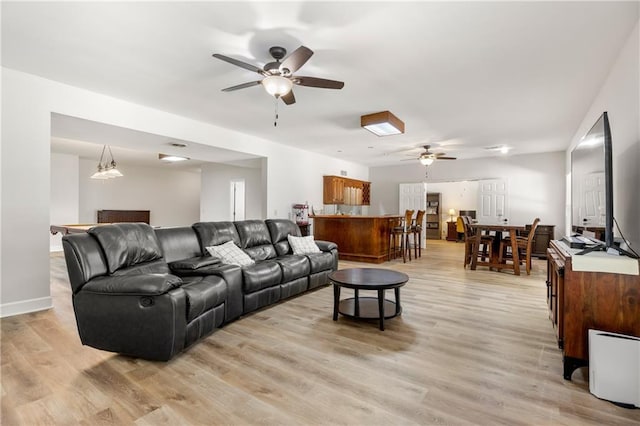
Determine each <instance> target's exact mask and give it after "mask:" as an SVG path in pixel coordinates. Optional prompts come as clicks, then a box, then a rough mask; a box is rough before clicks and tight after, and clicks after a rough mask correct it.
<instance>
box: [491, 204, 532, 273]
mask: <svg viewBox="0 0 640 426" xmlns="http://www.w3.org/2000/svg"><path fill="white" fill-rule="evenodd" d="M538 223H540V218H539V217H536V218H535V219H534V220H533V224H532V225H531V229H529V233H528V234H527V235H526V236H516V246H517V248H518V259H519V261H520V263H522V262H523V261H524V262H525V268H526V270H527V275H531V252H532V251H533V237H534V235H535V233H536V228H537V227H538ZM509 248H511V238H510V237H509V236H507V237H505V238H503V239H502V240H500V251H499V254H498V261H499V262H500V263H502V262H503V261H504V260H507V259H508V258H509V257H510V258H511V259H513V254H512V253H511V255H510V253H509V251H508V249H509ZM523 256H524V259H523Z"/></svg>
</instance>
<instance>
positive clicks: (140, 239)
mask: <svg viewBox="0 0 640 426" xmlns="http://www.w3.org/2000/svg"><path fill="white" fill-rule="evenodd" d="M88 232H89V234H90V235H92V236H93V237H94V238H95V239H96V240H98V243H99V244H100V246H101V247H102V250H103V252H104V255H105V258H106V259H107V267H108V269H109V273H110V274H113V273H114V272H115V271H117V270H118V269H121V268H126V267H129V266H133V265H137V264H139V263H144V262H150V261H152V260H156V259H162V252H161V251H160V245H159V244H158V239H157V238H156V234H155V233H154V232H153V228H152V227H151V226H149V225H147V224H146V223H116V224H113V225H101V226H96V227H95V228H91V229H89V231H88Z"/></svg>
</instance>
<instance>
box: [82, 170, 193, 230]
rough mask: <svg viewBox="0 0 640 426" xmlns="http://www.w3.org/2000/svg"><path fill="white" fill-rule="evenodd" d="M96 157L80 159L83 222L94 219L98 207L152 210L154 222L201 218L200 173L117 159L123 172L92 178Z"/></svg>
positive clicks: (185, 221) (163, 223) (164, 223)
mask: <svg viewBox="0 0 640 426" xmlns="http://www.w3.org/2000/svg"><path fill="white" fill-rule="evenodd" d="M95 169H96V161H95V160H85V159H81V160H80V178H79V179H80V181H79V182H80V200H79V218H80V219H79V220H80V223H95V222H96V221H97V219H98V217H97V211H98V210H103V209H107V210H149V211H150V212H151V213H150V220H149V221H150V224H151V225H153V226H181V225H182V226H183V225H191V224H192V223H194V222H197V221H198V220H199V218H200V173H199V172H194V171H184V170H173V169H171V165H169V164H167V165H164V167H141V166H131V165H127V164H126V163H122V162H118V170H120V171H121V172H122V174H123V175H124V176H123V177H121V178H115V179H105V180H99V179H89V176H91V175H92V174H93V173H94V172H95Z"/></svg>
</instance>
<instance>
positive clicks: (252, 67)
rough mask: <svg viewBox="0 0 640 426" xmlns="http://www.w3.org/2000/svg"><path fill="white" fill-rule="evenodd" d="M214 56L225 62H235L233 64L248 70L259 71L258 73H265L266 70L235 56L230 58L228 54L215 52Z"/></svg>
mask: <svg viewBox="0 0 640 426" xmlns="http://www.w3.org/2000/svg"><path fill="white" fill-rule="evenodd" d="M213 57H214V58H218V59H221V60H223V61H225V62H229V63H230V64H233V65H235V66H238V67H240V68H244V69H246V70H249V71H253V72H257V73H258V74H262V75H264V70H262V69H261V68H258V67H256V66H255V65H251V64H248V63H246V62H242V61H239V60H237V59H233V58H230V57H228V56H224V55H221V54H219V53H214V54H213Z"/></svg>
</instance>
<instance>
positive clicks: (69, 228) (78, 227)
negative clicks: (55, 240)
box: [49, 223, 108, 235]
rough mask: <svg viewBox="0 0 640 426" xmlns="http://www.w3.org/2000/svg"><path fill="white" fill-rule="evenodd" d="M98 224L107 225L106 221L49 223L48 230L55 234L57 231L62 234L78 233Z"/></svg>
mask: <svg viewBox="0 0 640 426" xmlns="http://www.w3.org/2000/svg"><path fill="white" fill-rule="evenodd" d="M100 225H108V223H79V224H74V225H51V226H50V227H49V231H50V232H51V235H56V234H57V233H58V232H59V233H61V234H62V235H67V234H79V233H82V232H87V231H88V230H89V229H90V228H93V227H94V226H100Z"/></svg>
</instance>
